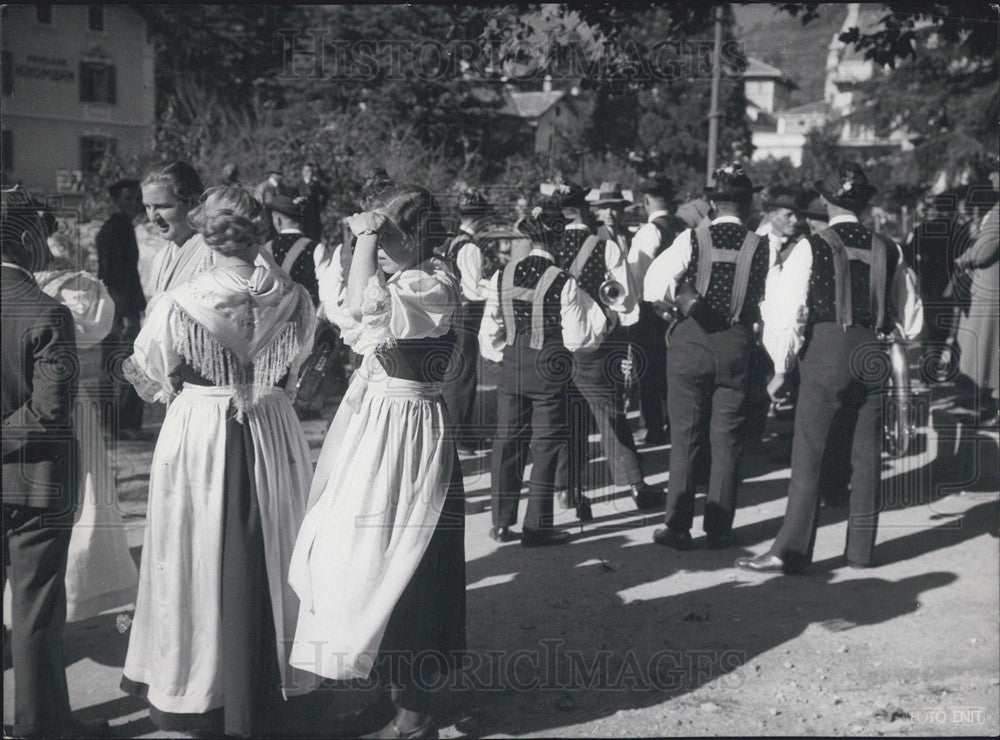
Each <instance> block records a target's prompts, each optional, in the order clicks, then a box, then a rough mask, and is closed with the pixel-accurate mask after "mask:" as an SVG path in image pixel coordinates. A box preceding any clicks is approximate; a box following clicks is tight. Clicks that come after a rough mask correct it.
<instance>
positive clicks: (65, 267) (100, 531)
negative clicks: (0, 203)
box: [35, 260, 139, 622]
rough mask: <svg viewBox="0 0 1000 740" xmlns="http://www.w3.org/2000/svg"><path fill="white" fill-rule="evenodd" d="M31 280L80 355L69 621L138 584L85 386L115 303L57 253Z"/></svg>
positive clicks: (110, 605) (93, 376)
mask: <svg viewBox="0 0 1000 740" xmlns="http://www.w3.org/2000/svg"><path fill="white" fill-rule="evenodd" d="M35 280H36V281H37V282H38V286H39V287H40V288H41V289H42V290H43V291H44V292H45V293H47V294H48V295H50V296H52V297H53V298H55V299H56V300H57V301H59V302H60V303H62V304H63V305H64V306H66V307H67V308H69V310H70V311H71V312H72V314H73V325H74V327H75V328H76V346H77V350H78V355H79V359H80V385H79V392H78V393H77V398H76V403H75V405H74V409H73V434H74V436H75V437H76V439H77V442H78V444H79V446H80V470H79V482H80V488H79V496H80V505H79V506H78V507H77V510H76V520H75V522H74V524H73V533H72V535H71V536H70V540H69V556H68V558H67V563H66V620H67V621H69V622H75V621H79V620H82V619H87V618H89V617H93V616H95V615H97V614H100V613H101V612H104V611H107V610H108V609H114V608H115V607H121V606H125V605H127V604H131V603H132V602H133V601H135V594H136V587H137V585H138V583H139V574H138V571H137V570H136V567H135V563H134V562H133V560H132V556H131V554H130V553H129V547H128V539H127V538H126V536H125V526H124V524H123V523H122V517H121V512H120V511H119V509H118V489H117V486H116V484H115V471H114V469H113V467H112V465H111V460H110V458H109V457H108V450H107V448H106V447H105V445H104V435H103V434H102V431H101V425H100V400H99V398H100V396H99V395H92V393H91V392H92V391H97V390H98V387H99V384H100V382H101V376H102V370H101V351H100V342H101V340H103V339H104V338H105V337H106V336H107V335H108V333H110V331H111V328H112V326H113V323H114V316H115V304H114V301H112V300H111V297H110V296H109V295H108V291H107V289H106V288H105V287H104V284H103V283H102V282H101V281H100V280H98V279H97V278H96V277H94V276H93V275H91V274H90V273H89V272H86V271H84V270H76V269H73V267H71V266H70V264H69V263H68V262H66V261H63V260H53V261H52V262H50V263H49V265H47V266H46V269H45V270H44V271H41V272H36V273H35Z"/></svg>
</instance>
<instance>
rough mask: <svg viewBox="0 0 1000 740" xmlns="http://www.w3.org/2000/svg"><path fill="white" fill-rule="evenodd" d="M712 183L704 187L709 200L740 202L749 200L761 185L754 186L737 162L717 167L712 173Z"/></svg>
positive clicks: (758, 190)
mask: <svg viewBox="0 0 1000 740" xmlns="http://www.w3.org/2000/svg"><path fill="white" fill-rule="evenodd" d="M712 182H713V184H712V185H711V186H709V187H707V188H705V196H706V197H707V198H709V199H710V200H725V201H734V202H741V201H747V200H750V199H751V198H752V197H753V194H754V193H757V192H760V191H761V190H762V189H763V186H760V185H757V186H754V184H753V182H752V181H751V180H750V176H749V175H747V173H746V171H745V170H744V169H743V165H741V164H740V163H738V162H733V163H732V164H727V165H725V166H723V167H719V168H718V169H717V170H715V172H713V173H712Z"/></svg>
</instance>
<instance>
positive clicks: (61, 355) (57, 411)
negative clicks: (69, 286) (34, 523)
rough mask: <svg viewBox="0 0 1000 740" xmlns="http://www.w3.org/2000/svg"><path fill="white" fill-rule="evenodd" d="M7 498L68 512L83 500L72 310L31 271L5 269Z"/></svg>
mask: <svg viewBox="0 0 1000 740" xmlns="http://www.w3.org/2000/svg"><path fill="white" fill-rule="evenodd" d="M0 277H2V284H0V289H2V292H0V311H2V315H3V318H2V320H0V327H2V340H3V351H2V353H0V354H2V357H3V503H4V504H13V505H16V506H31V507H36V508H41V509H49V510H52V511H58V512H70V511H72V509H73V508H74V507H75V505H76V499H77V491H76V489H77V473H78V470H77V465H78V451H77V444H76V440H75V439H74V437H73V416H72V410H73V402H74V398H75V396H76V388H77V376H78V374H79V362H78V360H77V355H76V338H75V335H74V327H73V316H72V314H71V313H70V311H69V309H68V308H66V307H65V306H63V305H62V304H60V303H59V302H58V301H56V300H55V299H53V298H50V297H49V296H47V295H46V294H45V293H43V292H42V291H41V289H40V288H39V287H38V285H37V284H36V283H35V281H34V278H32V277H30V276H29V275H28V274H27V273H24V272H21V271H20V270H17V269H15V268H12V267H8V266H7V265H4V266H3V267H2V268H0Z"/></svg>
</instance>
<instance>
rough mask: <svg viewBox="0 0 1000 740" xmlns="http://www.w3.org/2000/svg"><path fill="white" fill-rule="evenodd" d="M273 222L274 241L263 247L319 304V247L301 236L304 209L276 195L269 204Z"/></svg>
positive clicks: (284, 196)
mask: <svg viewBox="0 0 1000 740" xmlns="http://www.w3.org/2000/svg"><path fill="white" fill-rule="evenodd" d="M269 206H270V209H271V222H272V224H273V225H274V230H275V232H277V233H276V235H275V237H274V238H273V239H272V240H271V241H269V242H268V243H267V244H265V245H264V247H265V248H266V249H267V250H268V251H269V252H270V253H271V254H272V255H273V256H274V261H275V262H277V263H278V264H279V265H280V266H281V269H282V270H284V271H285V272H287V273H288V274H289V275H291V277H292V280H294V281H295V282H297V283H298V284H299V285H302V286H303V287H304V288H305V289H306V290H308V291H309V295H310V296H312V299H313V305H317V304H318V303H319V284H318V283H317V281H316V263H315V261H314V259H313V254H314V252H315V251H316V248H317V247H318V246H319V243H318V242H317V241H315V240H314V239H310V238H309V237H308V236H306V235H305V234H303V233H302V206H301V205H300V204H299V203H296V202H295V201H294V200H293V199H292V198H291V197H290V196H288V195H282V194H280V193H279V194H275V195H272V196H271V200H270V204H269Z"/></svg>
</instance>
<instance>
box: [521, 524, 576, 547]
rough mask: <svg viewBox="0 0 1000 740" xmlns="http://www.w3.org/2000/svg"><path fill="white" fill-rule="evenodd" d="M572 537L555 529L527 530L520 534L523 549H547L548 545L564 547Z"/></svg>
mask: <svg viewBox="0 0 1000 740" xmlns="http://www.w3.org/2000/svg"><path fill="white" fill-rule="evenodd" d="M572 537H573V535H571V534H570V533H569V532H560V531H557V530H555V529H528V528H527V527H525V528H524V531H523V532H521V545H522V546H523V547H548V546H550V545H565V544H566V543H567V542H569V541H570V539H571V538H572Z"/></svg>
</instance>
